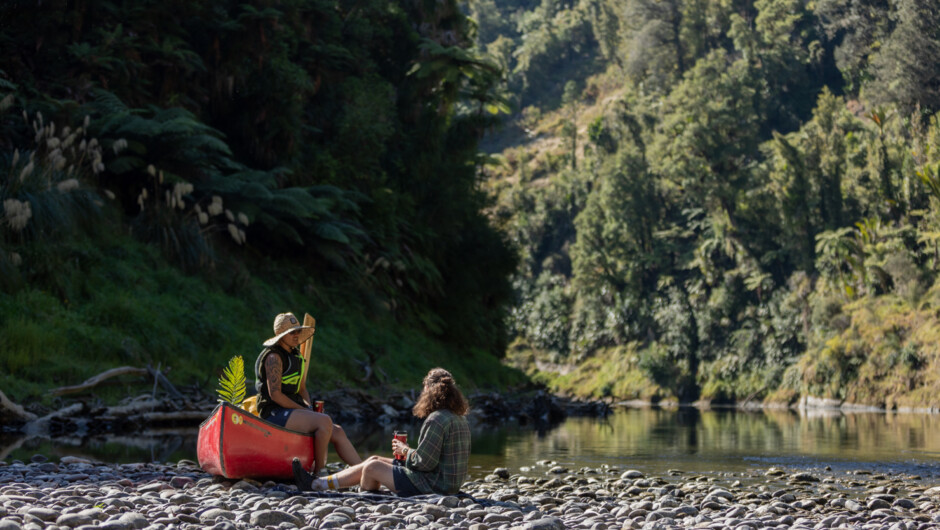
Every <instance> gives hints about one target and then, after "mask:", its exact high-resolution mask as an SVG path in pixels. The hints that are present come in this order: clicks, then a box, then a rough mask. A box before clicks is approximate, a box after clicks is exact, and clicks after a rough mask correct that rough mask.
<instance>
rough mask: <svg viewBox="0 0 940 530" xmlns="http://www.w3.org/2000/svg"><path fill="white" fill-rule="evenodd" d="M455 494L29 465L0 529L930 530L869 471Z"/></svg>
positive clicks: (520, 486)
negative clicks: (304, 487)
mask: <svg viewBox="0 0 940 530" xmlns="http://www.w3.org/2000/svg"><path fill="white" fill-rule="evenodd" d="M334 471H335V469H334ZM461 491H462V492H461V494H458V495H452V496H440V495H424V496H418V497H413V498H399V497H397V496H394V495H391V494H388V493H387V492H385V493H381V492H380V493H369V492H366V493H358V492H356V491H355V490H348V491H344V492H329V493H312V492H303V493H301V492H298V491H297V490H296V488H295V487H294V486H293V485H292V484H285V483H277V482H263V483H262V482H258V481H253V480H240V481H235V480H224V479H221V478H219V477H212V476H210V475H207V474H205V473H204V472H202V471H201V470H200V469H199V468H198V467H196V465H195V464H194V463H193V462H191V461H186V460H183V461H180V462H178V463H176V464H165V465H159V464H102V463H96V462H91V461H88V460H85V459H82V458H75V457H64V458H62V459H61V460H60V461H59V462H52V461H50V460H48V459H46V458H45V457H44V456H42V455H36V456H34V457H33V458H32V461H30V462H28V463H23V462H19V461H14V462H11V463H7V462H0V530H7V529H10V530H19V529H30V530H33V529H44V528H55V529H66V528H75V529H81V530H86V529H89V530H90V529H94V528H112V529H122V530H131V529H146V530H171V529H172V530H188V529H195V528H206V527H211V528H215V529H217V530H241V529H249V528H270V529H273V528H277V529H279V530H290V529H292V528H303V529H315V528H348V529H350V530H351V529H353V528H356V529H380V528H390V529H391V528H396V529H397V528H405V529H415V528H460V529H467V530H495V529H500V530H523V529H525V530H549V529H560V528H585V529H591V530H613V529H649V530H663V529H672V528H676V529H685V528H701V529H704V528H715V529H717V528H738V529H741V530H744V529H758V528H777V527H780V528H803V529H823V528H845V527H852V528H872V529H876V528H877V529H882V528H883V529H888V530H892V529H898V530H900V529H905V530H907V529H911V528H916V529H926V528H940V487H937V486H936V485H935V484H933V483H930V482H929V481H925V480H923V479H922V478H921V477H919V476H912V475H902V474H896V475H892V474H872V473H871V472H867V471H859V472H858V473H846V474H839V473H833V472H831V471H827V470H818V469H780V468H767V469H755V470H753V471H751V472H748V473H721V472H716V473H713V474H690V473H682V472H679V471H675V470H669V471H667V472H666V473H664V474H662V475H661V476H649V475H647V474H644V473H642V472H640V471H636V470H631V469H622V468H618V467H615V466H602V467H600V468H586V467H582V468H579V469H576V470H573V469H566V468H565V467H563V466H561V465H558V464H557V463H556V462H552V461H540V462H539V463H538V464H537V465H535V466H531V467H524V468H520V470H519V473H511V472H510V471H509V470H508V469H506V468H498V469H494V470H493V471H492V473H490V474H489V475H487V476H486V477H485V478H482V479H478V480H473V481H469V482H467V483H466V484H464V487H463V488H462V490H461Z"/></svg>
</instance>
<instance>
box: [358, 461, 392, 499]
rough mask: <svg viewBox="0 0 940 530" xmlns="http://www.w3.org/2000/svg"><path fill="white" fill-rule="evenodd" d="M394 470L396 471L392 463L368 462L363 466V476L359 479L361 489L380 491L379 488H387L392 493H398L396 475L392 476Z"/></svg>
mask: <svg viewBox="0 0 940 530" xmlns="http://www.w3.org/2000/svg"><path fill="white" fill-rule="evenodd" d="M392 469H394V467H393V464H392V463H391V462H385V461H383V460H379V459H376V460H367V461H366V462H365V463H364V464H363V468H362V476H361V477H360V479H359V488H360V489H362V490H365V491H375V490H377V489H379V486H385V487H386V488H388V489H390V490H391V491H397V490H396V489H395V475H394V474H392Z"/></svg>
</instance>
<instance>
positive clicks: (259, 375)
mask: <svg viewBox="0 0 940 530" xmlns="http://www.w3.org/2000/svg"><path fill="white" fill-rule="evenodd" d="M269 354H271V355H277V356H278V357H280V358H281V366H282V367H284V369H283V370H282V371H281V392H282V393H283V394H284V395H285V396H287V397H289V398H290V399H291V400H293V401H294V402H295V403H297V404H298V405H300V406H302V407H306V406H307V405H306V404H305V403H304V400H303V398H302V397H301V396H300V376H301V374H302V373H303V368H304V358H303V357H301V356H300V349H298V348H294V349H293V350H292V351H291V352H287V351H286V350H284V348H282V347H281V346H280V345H279V344H275V345H274V346H269V347H267V348H265V349H264V350H262V351H261V353H260V354H259V355H258V360H256V361H255V389H256V390H257V391H258V413H259V415H260V416H261V417H262V418H266V417H268V416H269V415H270V414H271V412H272V411H273V410H274V409H276V408H279V407H280V405H278V404H277V403H275V402H274V401H272V400H271V393H270V392H269V391H268V378H267V372H266V371H265V369H264V360H265V358H266V357H267V356H268V355H269Z"/></svg>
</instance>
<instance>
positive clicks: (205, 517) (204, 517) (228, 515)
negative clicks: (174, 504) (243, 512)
mask: <svg viewBox="0 0 940 530" xmlns="http://www.w3.org/2000/svg"><path fill="white" fill-rule="evenodd" d="M219 517H222V518H223V519H229V520H235V512H231V511H229V510H223V509H222V508H210V509H208V510H206V511H204V512H202V513H201V514H199V520H200V521H202V522H204V523H211V522H212V521H215V520H216V519H218V518H219Z"/></svg>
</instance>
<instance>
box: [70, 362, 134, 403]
mask: <svg viewBox="0 0 940 530" xmlns="http://www.w3.org/2000/svg"><path fill="white" fill-rule="evenodd" d="M149 373H150V372H149V371H148V370H147V369H146V368H134V367H133V366H121V367H118V368H112V369H110V370H107V371H104V372H101V373H100V374H98V375H96V376H94V377H92V378H90V379H87V380H86V381H85V382H84V383H82V384H80V385H75V386H63V387H60V388H56V389H54V390H53V391H52V395H53V396H64V395H65V394H76V393H78V392H82V391H85V390H88V389H90V388H94V387H96V386H98V385H99V384H100V383H102V382H103V381H107V380H108V379H111V378H112V377H117V376H119V375H128V374H130V375H138V376H140V375H147V374H149Z"/></svg>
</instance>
